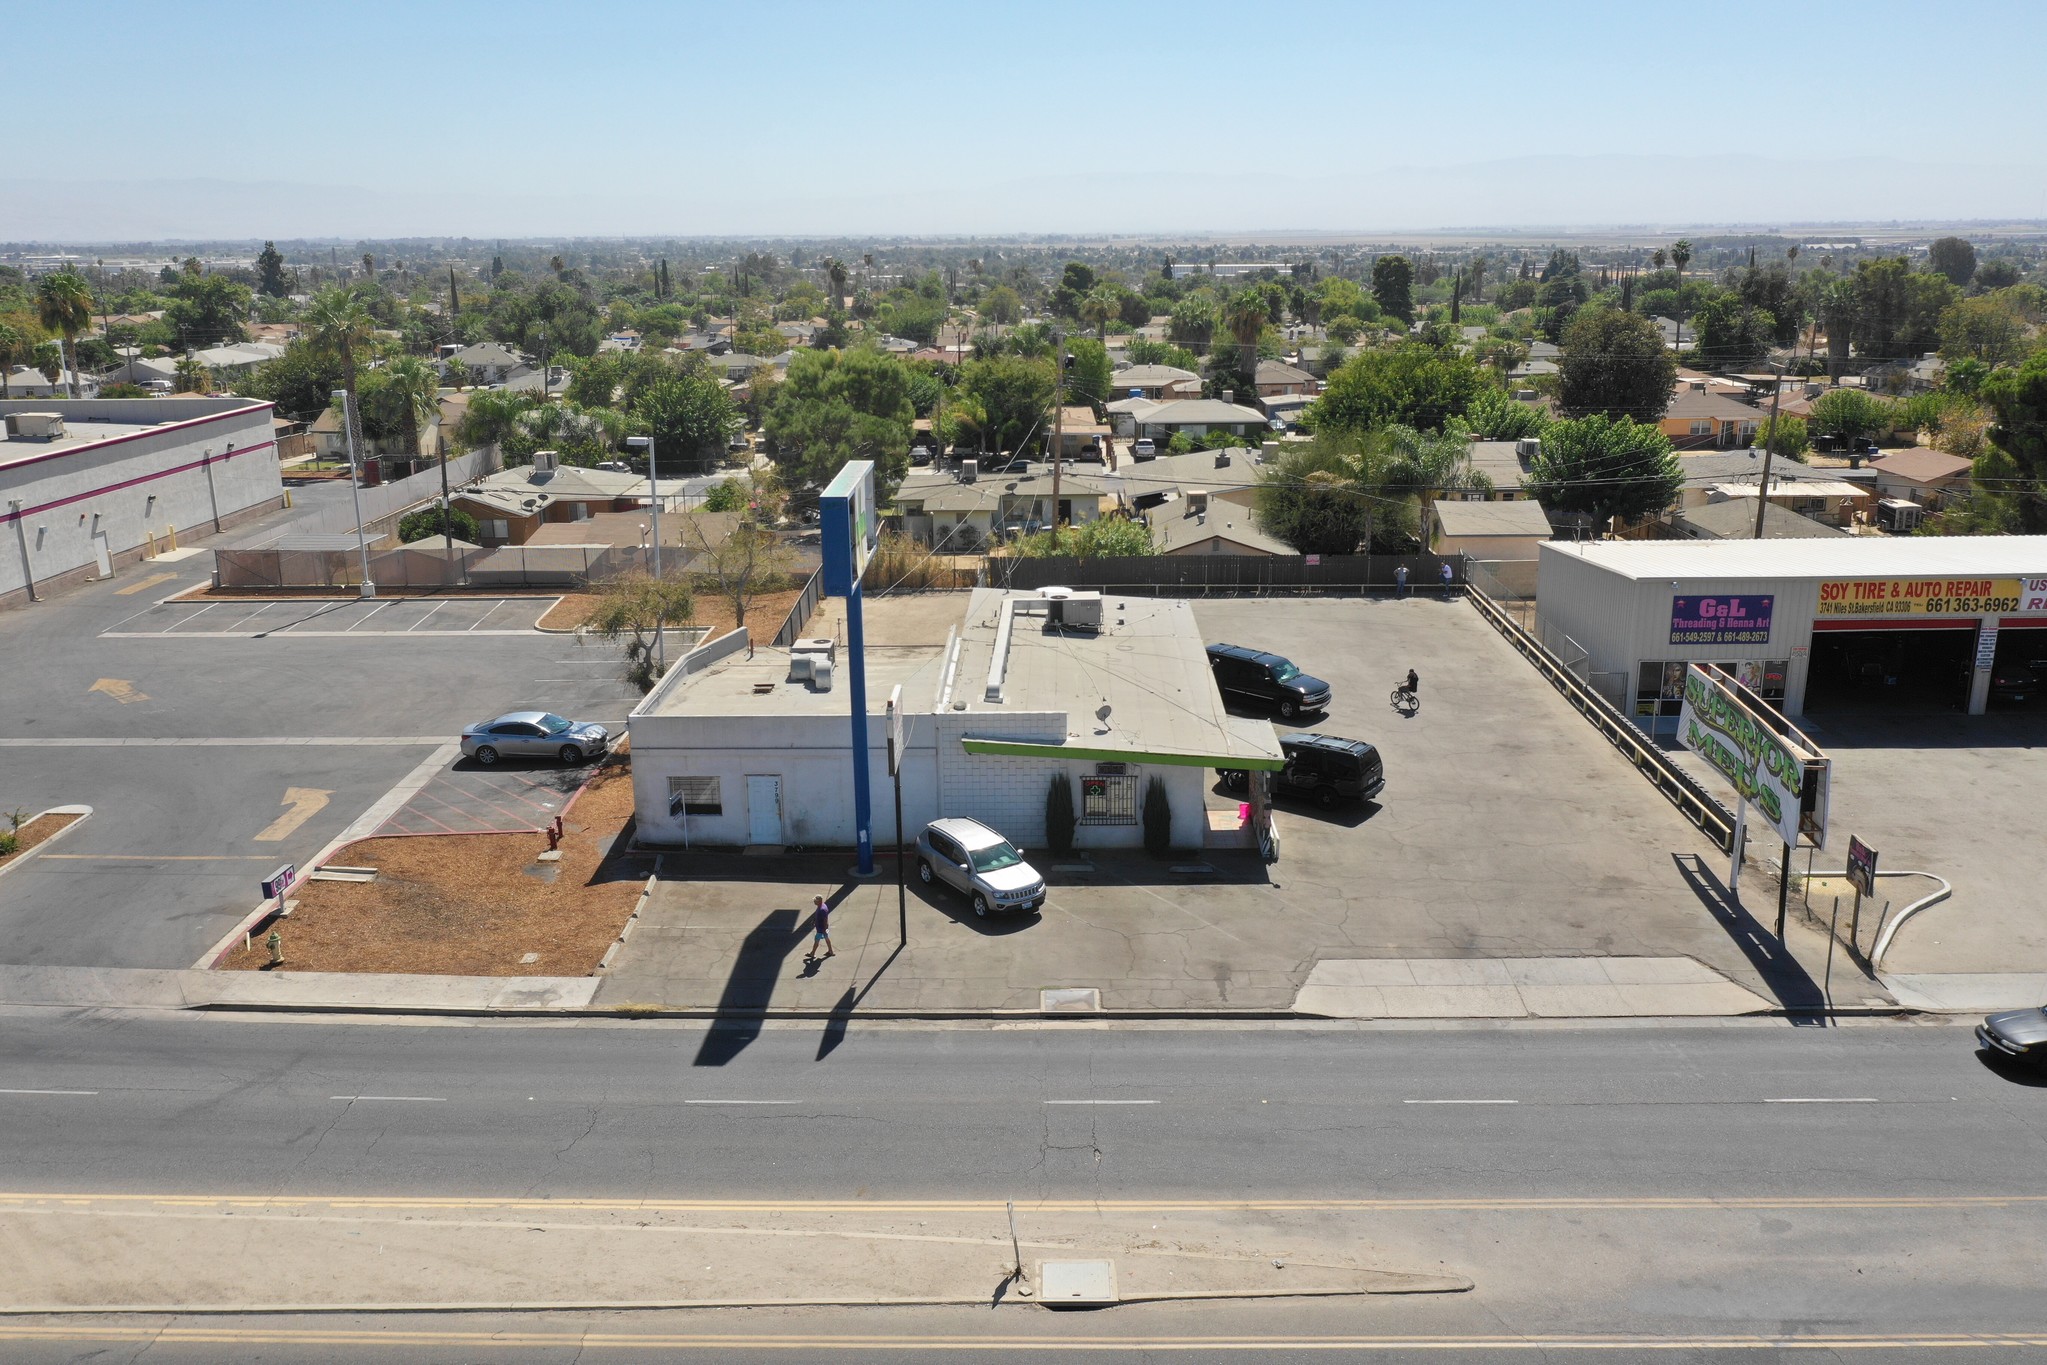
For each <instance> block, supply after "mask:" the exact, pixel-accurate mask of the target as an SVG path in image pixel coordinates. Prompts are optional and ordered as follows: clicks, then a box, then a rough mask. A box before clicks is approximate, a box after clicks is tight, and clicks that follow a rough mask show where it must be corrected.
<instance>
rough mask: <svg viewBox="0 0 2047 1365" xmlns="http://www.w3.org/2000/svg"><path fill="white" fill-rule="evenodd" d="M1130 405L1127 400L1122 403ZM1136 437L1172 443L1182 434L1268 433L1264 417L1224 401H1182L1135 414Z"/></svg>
mask: <svg viewBox="0 0 2047 1365" xmlns="http://www.w3.org/2000/svg"><path fill="white" fill-rule="evenodd" d="M1124 401H1125V402H1129V401H1130V400H1129V399H1125V400H1124ZM1134 419H1135V426H1136V434H1137V435H1138V436H1140V437H1144V436H1149V437H1152V438H1153V439H1154V440H1171V439H1172V438H1173V437H1174V436H1177V435H1178V434H1180V433H1181V432H1183V431H1184V432H1186V433H1187V434H1188V435H1189V436H1207V435H1210V434H1212V433H1215V432H1227V433H1229V434H1230V435H1232V436H1243V435H1246V434H1247V433H1256V432H1263V431H1265V430H1267V429H1268V428H1267V425H1266V417H1265V414H1264V413H1262V412H1260V411H1258V409H1256V408H1247V407H1244V406H1243V405H1241V404H1239V403H1234V402H1231V401H1230V400H1229V399H1228V398H1227V397H1224V398H1181V399H1176V400H1174V401H1172V402H1168V403H1161V404H1159V405H1158V406H1157V407H1155V408H1153V409H1151V410H1150V411H1149V412H1145V413H1142V414H1134Z"/></svg>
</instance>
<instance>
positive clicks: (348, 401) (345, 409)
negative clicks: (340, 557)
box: [334, 389, 377, 598]
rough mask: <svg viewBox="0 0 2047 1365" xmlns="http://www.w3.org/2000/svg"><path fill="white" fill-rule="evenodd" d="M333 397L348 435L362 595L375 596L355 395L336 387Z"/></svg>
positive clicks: (349, 468) (375, 589) (350, 493)
mask: <svg viewBox="0 0 2047 1365" xmlns="http://www.w3.org/2000/svg"><path fill="white" fill-rule="evenodd" d="M334 397H335V399H336V400H337V401H338V402H339V403H340V404H341V429H342V430H343V431H344V432H346V433H347V435H348V493H349V496H350V497H351V498H353V499H354V500H355V547H356V549H357V550H358V551H360V552H361V554H362V595H363V596H364V597H366V598H367V597H375V596H376V595H377V585H376V584H375V583H373V582H371V581H370V542H369V538H368V537H367V536H366V535H364V534H363V526H362V470H361V468H360V467H359V465H358V463H357V461H356V454H355V395H354V394H353V393H351V392H349V391H348V390H347V389H336V390H335V391H334Z"/></svg>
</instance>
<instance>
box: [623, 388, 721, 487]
mask: <svg viewBox="0 0 2047 1365" xmlns="http://www.w3.org/2000/svg"><path fill="white" fill-rule="evenodd" d="M630 417H631V419H632V425H633V429H634V430H635V431H637V432H639V433H641V434H643V435H648V436H652V437H653V438H654V449H655V455H656V458H657V459H659V460H660V462H661V466H662V468H664V469H667V470H681V469H685V468H690V467H694V468H697V469H712V468H715V467H716V466H717V464H718V463H719V461H721V460H723V459H724V457H725V444H726V442H727V441H728V440H729V439H730V438H731V436H732V434H733V433H734V432H736V431H738V430H739V429H740V425H741V424H740V419H739V412H738V410H737V409H736V408H734V407H733V405H732V396H731V395H730V394H728V393H727V392H726V391H725V387H724V385H722V384H720V383H719V382H718V381H717V380H716V379H714V378H712V377H711V376H710V374H709V373H707V372H705V371H703V370H698V369H685V370H679V371H675V372H673V373H670V374H666V375H663V376H662V377H661V378H659V379H656V380H654V381H653V382H652V383H650V384H648V385H647V386H646V388H645V389H644V390H642V391H641V392H640V394H639V396H638V397H637V398H636V399H634V401H633V405H632V409H631V412H630Z"/></svg>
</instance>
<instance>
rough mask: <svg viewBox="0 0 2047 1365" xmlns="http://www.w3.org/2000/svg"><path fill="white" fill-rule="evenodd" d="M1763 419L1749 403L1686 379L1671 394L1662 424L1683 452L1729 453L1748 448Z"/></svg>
mask: <svg viewBox="0 0 2047 1365" xmlns="http://www.w3.org/2000/svg"><path fill="white" fill-rule="evenodd" d="M1762 420H1763V414H1762V413H1761V412H1759V411H1757V410H1756V409H1755V408H1753V407H1751V406H1750V405H1749V404H1747V403H1742V402H1737V401H1736V400H1735V399H1732V398H1728V397H1726V396H1724V395H1722V394H1717V393H1711V392H1708V390H1707V386H1706V384H1705V383H1704V382H1703V381H1700V380H1685V381H1683V382H1681V383H1679V385H1678V386H1677V391H1676V392H1675V393H1673V394H1672V395H1671V397H1670V403H1669V406H1667V407H1665V408H1664V410H1663V420H1662V422H1661V423H1660V425H1661V426H1662V428H1663V434H1664V435H1665V436H1668V437H1669V438H1670V443H1671V444H1672V445H1674V446H1676V447H1677V448H1678V449H1680V450H1697V449H1700V448H1702V447H1707V446H1718V447H1720V448H1721V449H1723V450H1726V449H1733V448H1736V447H1741V446H1746V445H1748V444H1749V443H1750V442H1751V441H1752V440H1753V439H1754V438H1755V434H1756V428H1757V426H1758V425H1760V424H1761V422H1762Z"/></svg>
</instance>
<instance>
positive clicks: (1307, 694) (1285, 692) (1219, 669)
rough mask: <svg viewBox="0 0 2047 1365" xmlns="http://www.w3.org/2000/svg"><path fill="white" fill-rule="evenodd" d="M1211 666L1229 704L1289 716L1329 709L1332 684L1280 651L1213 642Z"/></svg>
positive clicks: (1209, 662)
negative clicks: (1313, 674)
mask: <svg viewBox="0 0 2047 1365" xmlns="http://www.w3.org/2000/svg"><path fill="white" fill-rule="evenodd" d="M1208 666H1209V668H1210V669H1211V670H1212V671H1213V672H1214V673H1215V685H1216V687H1217V689H1218V690H1220V691H1221V692H1222V695H1223V703H1224V704H1225V705H1229V706H1264V707H1269V708H1271V709H1272V710H1275V711H1277V712H1279V714H1280V715H1281V716H1283V717H1285V718H1286V719H1288V720H1292V719H1293V718H1294V717H1296V716H1298V715H1301V714H1302V713H1303V712H1311V711H1327V710H1328V709H1329V696H1330V689H1329V684H1328V683H1326V682H1323V681H1322V680H1321V679H1320V678H1316V677H1311V676H1309V675H1308V674H1306V673H1303V672H1301V670H1300V669H1299V668H1298V667H1296V666H1295V665H1294V663H1293V661H1292V660H1290V659H1286V658H1282V657H1281V656H1280V655H1277V654H1268V653H1266V652H1265V651H1264V650H1260V649H1246V648H1245V647H1244V646H1242V645H1210V646H1209V647H1208Z"/></svg>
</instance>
